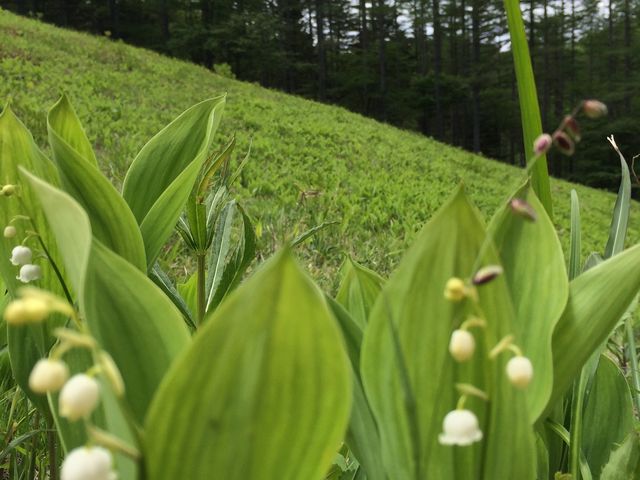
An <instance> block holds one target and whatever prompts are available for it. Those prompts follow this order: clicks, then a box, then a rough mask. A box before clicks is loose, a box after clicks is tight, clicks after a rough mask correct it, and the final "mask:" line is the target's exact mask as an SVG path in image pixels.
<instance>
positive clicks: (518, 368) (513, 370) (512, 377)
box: [506, 355, 533, 388]
mask: <svg viewBox="0 0 640 480" xmlns="http://www.w3.org/2000/svg"><path fill="white" fill-rule="evenodd" d="M506 370H507V377H509V381H510V382H511V384H512V385H514V386H516V387H518V388H527V386H528V385H529V383H531V379H532V378H533V364H532V363H531V360H529V359H528V358H527V357H525V356H522V355H516V356H515V357H513V358H511V360H509V361H508V362H507V368H506Z"/></svg>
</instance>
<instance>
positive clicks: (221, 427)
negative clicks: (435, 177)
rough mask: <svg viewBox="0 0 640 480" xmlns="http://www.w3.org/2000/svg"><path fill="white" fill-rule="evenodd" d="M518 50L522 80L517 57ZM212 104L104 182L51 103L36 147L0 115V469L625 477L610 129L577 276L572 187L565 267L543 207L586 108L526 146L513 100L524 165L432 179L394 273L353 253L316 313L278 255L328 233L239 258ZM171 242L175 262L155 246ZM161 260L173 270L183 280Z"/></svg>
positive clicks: (629, 332) (630, 355)
mask: <svg viewBox="0 0 640 480" xmlns="http://www.w3.org/2000/svg"><path fill="white" fill-rule="evenodd" d="M518 28H519V27H518V26H515V27H513V31H514V32H516V34H517V31H518ZM514 55H515V56H516V63H518V62H519V63H520V66H521V67H522V65H523V64H524V63H526V61H527V58H526V57H527V55H526V52H525V53H524V54H523V53H522V52H520V53H518V52H517V51H514ZM519 55H520V56H519ZM526 75H527V73H526V72H524V73H523V76H521V77H520V79H521V80H522V78H526ZM520 88H521V91H526V89H527V88H529V89H530V88H531V87H527V86H526V81H525V82H521V83H520ZM227 103H228V95H219V96H215V97H211V98H209V99H206V100H203V101H200V102H198V103H195V104H194V105H192V106H191V107H190V108H188V109H187V110H185V111H184V112H183V113H181V114H180V115H178V116H177V117H175V118H174V119H173V120H172V121H171V122H170V123H169V124H167V125H166V126H165V127H164V128H162V129H158V130H159V131H158V132H157V133H156V134H155V135H153V136H152V137H151V139H150V140H148V141H147V142H146V143H144V145H143V146H141V148H139V149H137V150H138V151H137V153H135V155H134V158H133V160H132V161H131V162H130V164H127V165H124V166H122V168H123V171H122V176H121V178H122V182H119V181H116V185H115V186H114V184H113V182H112V180H111V179H110V178H109V175H105V174H104V173H103V172H102V171H101V169H100V163H99V161H98V158H97V156H96V154H95V149H94V147H93V145H92V142H91V141H90V140H89V137H88V136H87V133H86V130H85V127H84V126H83V122H82V121H81V116H79V115H78V114H77V113H76V111H75V109H74V106H73V105H72V102H71V101H70V99H69V98H68V97H67V96H64V95H63V96H62V97H60V98H59V99H57V101H56V102H55V104H53V106H52V107H50V108H49V109H48V111H47V113H46V116H45V120H44V124H45V127H46V134H47V135H46V136H47V145H48V146H47V149H46V151H45V152H43V150H41V148H40V147H39V145H38V143H37V141H36V140H34V137H33V136H32V135H31V133H30V131H29V129H28V128H27V126H26V125H25V124H24V123H23V122H21V121H20V119H19V118H18V116H17V115H16V113H15V112H14V110H13V108H12V107H11V106H10V105H8V106H7V107H5V108H4V109H3V111H2V112H1V113H0V161H1V162H2V171H1V173H0V175H1V176H2V179H1V182H0V183H1V185H0V186H1V190H0V193H1V195H0V225H2V226H3V238H2V239H1V241H0V259H2V260H0V276H1V278H2V283H3V286H4V288H5V289H6V294H5V296H4V297H3V304H2V310H3V315H2V318H3V322H4V323H5V325H3V331H5V332H6V339H4V341H5V342H6V345H7V347H6V348H5V350H4V351H3V358H4V359H6V358H8V359H9V360H10V367H11V371H10V372H8V370H7V369H6V368H5V370H4V372H5V373H6V375H5V376H3V388H4V391H5V393H4V394H3V401H5V402H10V407H9V409H8V414H7V418H6V420H7V429H6V431H5V432H6V433H5V443H4V445H3V449H2V452H1V455H2V461H3V462H4V463H3V464H2V465H3V466H2V468H3V469H4V471H3V473H5V472H6V473H8V474H9V475H13V477H12V478H36V477H41V476H42V477H44V476H48V477H49V478H61V479H62V480H82V479H99V480H103V479H113V478H121V479H173V478H176V477H178V476H184V477H186V478H191V479H196V480H197V479H203V480H204V479H209V478H212V476H213V477H214V478H224V479H231V480H233V479H238V480H239V479H264V480H269V479H275V478H278V479H301V478H304V479H322V478H331V479H334V480H347V479H349V480H354V479H360V480H362V479H380V480H396V479H400V480H405V479H406V480H419V479H420V480H421V479H424V478H445V479H457V478H459V479H463V478H483V479H496V478H523V479H538V478H539V479H543V478H571V479H573V480H577V479H579V478H585V479H590V478H601V479H603V480H611V479H615V478H635V475H636V474H637V472H638V471H639V470H640V443H639V439H638V435H637V433H636V431H635V427H634V423H635V418H634V405H633V402H634V401H635V402H636V408H637V406H638V405H640V402H638V395H637V393H638V391H640V388H639V387H640V381H639V379H638V376H637V365H636V359H637V358H636V348H635V338H634V333H633V330H634V328H633V327H634V324H633V317H632V315H633V313H634V310H635V301H634V300H635V298H636V296H637V292H638V290H639V289H640V268H639V267H640V246H633V247H631V248H628V249H627V250H624V244H625V241H626V237H627V231H628V228H627V226H628V222H629V212H630V209H631V200H630V196H631V195H630V191H631V172H630V171H629V168H628V166H627V162H626V160H625V158H624V157H623V155H622V153H621V152H620V150H619V149H618V146H617V145H616V143H615V140H614V138H613V137H610V138H609V142H610V143H611V146H612V147H613V149H614V150H615V151H616V152H617V153H618V154H619V157H620V167H621V177H622V180H621V185H620V191H619V193H618V196H617V197H616V201H615V207H613V208H612V213H611V211H610V213H609V218H608V221H607V225H606V227H605V230H606V231H607V232H608V237H607V235H606V234H605V235H604V238H606V239H607V241H606V245H605V242H604V241H603V242H602V246H604V248H598V249H597V250H598V251H600V252H601V253H600V254H598V253H594V254H591V255H589V256H588V258H587V259H586V261H583V259H584V258H585V257H587V255H586V252H585V254H583V251H584V243H583V237H584V236H586V235H585V234H586V232H587V230H586V229H585V223H584V222H583V220H584V218H583V216H582V213H583V212H584V208H583V207H584V202H583V201H582V196H581V194H582V193H583V192H586V195H585V196H587V197H588V191H586V190H585V191H581V192H579V191H576V190H573V191H572V192H571V201H570V202H567V205H568V206H567V207H566V208H567V209H569V210H570V227H569V228H570V234H569V235H566V237H567V253H566V254H565V252H563V248H562V243H561V240H560V237H559V235H558V231H557V228H556V226H555V225H554V223H553V220H552V217H551V215H552V211H553V209H554V208H553V207H559V206H560V204H559V203H554V204H552V203H551V202H552V198H553V197H552V196H550V195H546V194H545V193H544V192H548V191H549V187H550V184H549V180H548V178H547V177H546V170H545V169H544V168H542V167H544V155H545V153H546V152H548V151H549V149H551V148H555V149H557V150H558V151H560V152H563V153H565V154H570V153H572V151H573V150H574V149H575V148H577V144H578V142H579V141H580V125H581V124H582V123H583V122H585V121H588V119H589V118H596V117H597V118H602V117H604V116H605V115H606V106H605V105H604V104H602V103H600V102H598V101H596V100H587V101H582V102H580V103H579V104H578V105H577V106H576V108H575V110H574V111H573V112H571V113H570V114H569V115H568V116H566V117H565V118H564V119H562V121H561V122H560V124H559V126H558V128H557V129H556V130H555V131H554V132H551V133H550V134H543V133H542V132H540V131H539V125H538V126H536V122H535V116H536V115H537V112H536V111H535V108H533V107H532V105H534V104H533V103H531V104H530V105H529V107H528V109H526V108H525V109H524V111H523V127H524V129H525V132H528V133H527V135H530V136H531V138H532V139H533V138H534V136H535V140H534V141H532V142H531V145H529V147H528V148H529V150H530V155H529V163H528V165H527V168H526V169H525V170H524V172H523V171H520V172H517V175H513V177H512V178H509V179H507V181H506V182H505V179H504V178H503V179H502V182H503V183H506V185H503V189H502V190H503V192H500V193H503V196H502V197H501V198H498V199H494V201H495V203H496V205H497V207H496V208H495V211H492V212H491V213H490V214H489V215H483V213H482V212H481V211H480V210H479V209H478V208H477V207H476V205H475V204H474V201H473V198H472V196H471V195H469V193H468V192H469V191H470V190H471V188H472V187H470V186H468V185H463V184H459V185H457V186H455V187H453V188H451V192H450V193H449V195H448V197H447V198H446V199H444V200H443V201H442V202H441V203H442V204H441V206H440V207H439V208H438V210H437V211H436V212H435V213H434V214H433V215H432V216H431V218H430V219H429V221H428V222H427V223H426V224H425V225H424V226H423V227H422V228H421V230H420V232H419V233H417V234H416V235H415V236H413V238H412V240H411V244H412V245H411V247H410V248H409V249H408V250H407V251H406V252H404V253H403V254H402V259H401V260H400V261H399V263H398V265H397V267H395V268H394V269H393V272H392V273H391V274H390V275H389V278H388V280H385V276H386V274H387V273H388V272H387V271H386V270H384V271H382V273H383V274H384V275H380V274H379V273H376V271H375V270H372V269H369V268H366V267H363V266H362V265H360V264H359V263H358V262H357V261H355V260H353V259H347V260H346V261H345V262H344V263H343V265H342V269H341V271H340V273H339V274H337V273H335V272H334V271H332V270H331V269H329V271H328V272H325V275H326V277H325V279H324V283H325V284H327V285H331V284H334V283H335V284H338V285H339V288H337V294H336V295H335V298H334V296H333V295H332V294H331V292H329V293H326V292H323V290H322V289H321V288H320V287H319V286H318V284H317V283H316V282H315V281H314V280H313V279H312V278H311V277H310V276H309V274H308V273H307V272H305V270H304V269H303V268H302V267H301V266H300V264H299V262H298V260H296V256H302V258H303V259H304V262H305V263H307V262H308V260H309V259H310V256H309V253H308V251H307V252H306V254H305V252H304V251H302V252H300V251H298V252H296V251H294V249H295V248H299V247H300V246H301V245H302V244H304V242H305V241H307V240H308V239H312V240H314V241H317V238H318V237H319V236H320V235H321V234H325V233H326V232H327V231H328V229H329V228H330V227H331V225H327V224H326V223H321V222H318V221H317V220H318V219H317V218H314V222H313V225H315V228H313V227H312V228H311V229H309V230H306V231H305V230H304V229H303V228H301V225H302V226H304V227H305V228H306V225H303V224H302V223H298V231H295V229H294V231H293V232H287V235H288V236H289V239H290V240H289V241H288V242H285V241H279V242H275V243H278V244H285V245H284V246H281V245H276V244H274V245H271V246H270V247H268V248H264V249H263V251H262V252H261V257H262V258H258V259H257V261H255V259H254V257H256V253H257V250H256V247H257V242H258V240H259V238H260V237H261V235H260V230H263V229H265V228H273V227H272V226H271V225H269V224H267V226H266V227H265V224H264V219H262V218H259V217H254V218H252V216H251V215H250V214H249V213H247V212H249V211H250V210H249V208H248V207H250V206H252V203H251V198H250V197H249V196H248V195H246V191H244V192H243V190H242V189H240V190H239V195H237V196H236V195H235V193H234V192H235V190H234V185H235V184H236V183H237V182H240V183H243V182H244V183H245V188H246V185H248V183H249V180H248V177H249V173H248V172H250V170H248V169H249V166H250V165H252V160H253V155H254V153H253V149H251V152H252V153H251V156H247V155H244V152H243V154H242V155H240V156H238V155H236V152H237V151H238V150H240V151H241V152H242V149H239V148H238V145H237V143H238V141H237V137H234V136H231V137H229V136H227V137H226V138H224V140H218V143H217V145H216V144H215V143H214V138H216V136H218V137H219V134H220V131H219V130H220V129H219V127H220V126H221V125H224V121H225V120H224V119H225V116H224V113H225V109H226V107H227ZM531 118H533V119H534V120H533V121H532V120H531ZM246 150H247V151H248V150H249V148H248V146H247V149H246ZM541 166H542V167H541ZM244 175H247V178H243V176H244ZM120 183H121V185H120ZM509 183H510V184H509ZM537 192H542V193H541V196H540V198H539V197H538V195H537ZM243 194H244V195H243ZM317 196H318V192H316V191H315V190H314V189H302V192H301V195H300V196H299V197H298V199H297V201H298V202H299V203H300V204H302V205H305V204H307V203H308V202H311V201H312V200H313V199H314V198H316V197H317ZM253 207H254V208H255V207H256V204H253ZM316 208H318V205H316ZM610 209H611V206H610ZM557 210H560V211H561V210H562V208H558V209H557ZM291 226H292V225H291V224H290V223H287V224H284V225H282V227H283V230H286V228H290V227H291ZM341 226H342V227H344V224H342V225H341ZM176 232H177V235H179V236H180V238H181V241H182V242H183V243H184V245H185V247H184V252H183V253H182V254H180V255H177V256H176V255H175V248H173V249H172V250H170V251H167V250H166V248H165V245H166V244H167V243H168V242H169V243H171V242H172V241H171V238H172V236H174V237H175V234H176ZM326 240H327V239H326V238H324V239H323V240H322V241H324V242H326ZM174 245H181V244H178V243H174ZM329 245H330V244H329ZM275 246H278V247H279V248H276V249H275V250H276V251H275V253H273V254H271V252H270V251H271V250H272V249H273V248H274V247H275ZM315 246H316V248H319V244H318V243H316V244H315ZM300 253H302V255H300ZM189 256H193V257H194V261H193V262H191V263H192V264H193V267H194V268H191V267H192V265H191V264H190V262H189V261H188V258H189ZM167 257H169V258H171V266H173V267H174V268H175V265H176V264H178V265H182V264H185V265H186V266H187V268H186V269H187V270H188V272H189V275H183V276H182V277H180V278H178V280H184V282H183V283H179V282H177V281H176V275H174V273H175V271H172V272H170V273H169V274H168V273H167V271H166V269H165V268H164V266H165V265H166V264H167V263H168V262H167V260H166V258H167ZM258 257H260V255H258ZM389 268H391V267H389ZM332 275H333V278H332ZM327 278H328V280H327ZM612 332H613V335H612ZM627 363H630V364H631V368H627ZM621 367H624V368H625V370H624V371H623V369H622V368H621ZM625 371H626V372H630V375H629V377H630V378H629V380H630V383H631V385H633V393H634V395H633V396H632V392H631V390H630V388H629V383H628V380H627V378H625ZM23 395H24V396H26V397H27V398H28V401H24V398H23ZM28 424H30V425H28ZM29 445H30V446H31V449H30V450H29ZM59 461H62V464H61V465H59Z"/></svg>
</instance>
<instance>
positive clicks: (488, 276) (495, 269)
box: [471, 265, 503, 285]
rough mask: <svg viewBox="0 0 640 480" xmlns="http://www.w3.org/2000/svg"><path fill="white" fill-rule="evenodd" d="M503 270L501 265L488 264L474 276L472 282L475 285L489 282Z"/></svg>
mask: <svg viewBox="0 0 640 480" xmlns="http://www.w3.org/2000/svg"><path fill="white" fill-rule="evenodd" d="M502 272H503V270H502V267H501V266H500V265H488V266H486V267H482V268H481V269H480V270H478V271H477V272H476V274H475V275H474V276H473V279H472V280H471V283H473V284H474V285H484V284H485V283H489V282H490V281H491V280H493V279H494V278H496V277H497V276H498V275H501V274H502Z"/></svg>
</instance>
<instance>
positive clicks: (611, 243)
mask: <svg viewBox="0 0 640 480" xmlns="http://www.w3.org/2000/svg"><path fill="white" fill-rule="evenodd" d="M609 142H610V143H611V145H612V146H613V148H614V150H615V151H616V152H617V153H618V156H619V157H620V168H621V172H622V179H621V180H620V187H619V188H618V196H617V197H616V205H615V207H614V208H613V215H612V217H611V227H610V228H609V239H608V240H607V246H606V248H605V250H604V258H609V257H611V256H612V255H615V254H617V253H620V252H621V251H622V250H623V249H624V239H625V238H626V236H627V224H628V223H629V208H630V207H631V177H630V174H629V167H628V166H627V161H626V160H625V158H624V156H623V155H622V153H621V152H620V150H619V149H618V146H617V145H616V142H615V141H614V140H613V137H611V138H610V139H609Z"/></svg>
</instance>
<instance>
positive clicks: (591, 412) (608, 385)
mask: <svg viewBox="0 0 640 480" xmlns="http://www.w3.org/2000/svg"><path fill="white" fill-rule="evenodd" d="M582 423H583V429H582V451H583V452H584V456H585V457H586V459H587V462H588V463H589V467H590V468H591V471H592V472H593V477H594V478H595V479H598V478H600V472H601V471H602V469H603V467H604V465H605V464H606V463H607V461H608V459H609V455H610V454H611V452H612V451H613V450H614V449H615V448H616V447H617V446H618V445H619V444H621V443H622V442H623V441H624V439H625V438H626V437H627V435H629V433H631V432H632V431H633V423H634V417H633V405H632V403H631V392H630V391H629V385H628V384H627V380H626V379H625V378H624V375H623V374H622V372H621V371H620V369H619V368H618V366H617V365H616V364H615V363H614V362H613V361H611V359H609V358H608V357H607V356H606V355H602V356H601V357H600V362H599V363H598V369H597V370H596V373H595V376H594V379H593V383H592V386H591V388H590V392H589V397H588V400H587V402H586V405H585V408H584V412H583V418H582Z"/></svg>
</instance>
